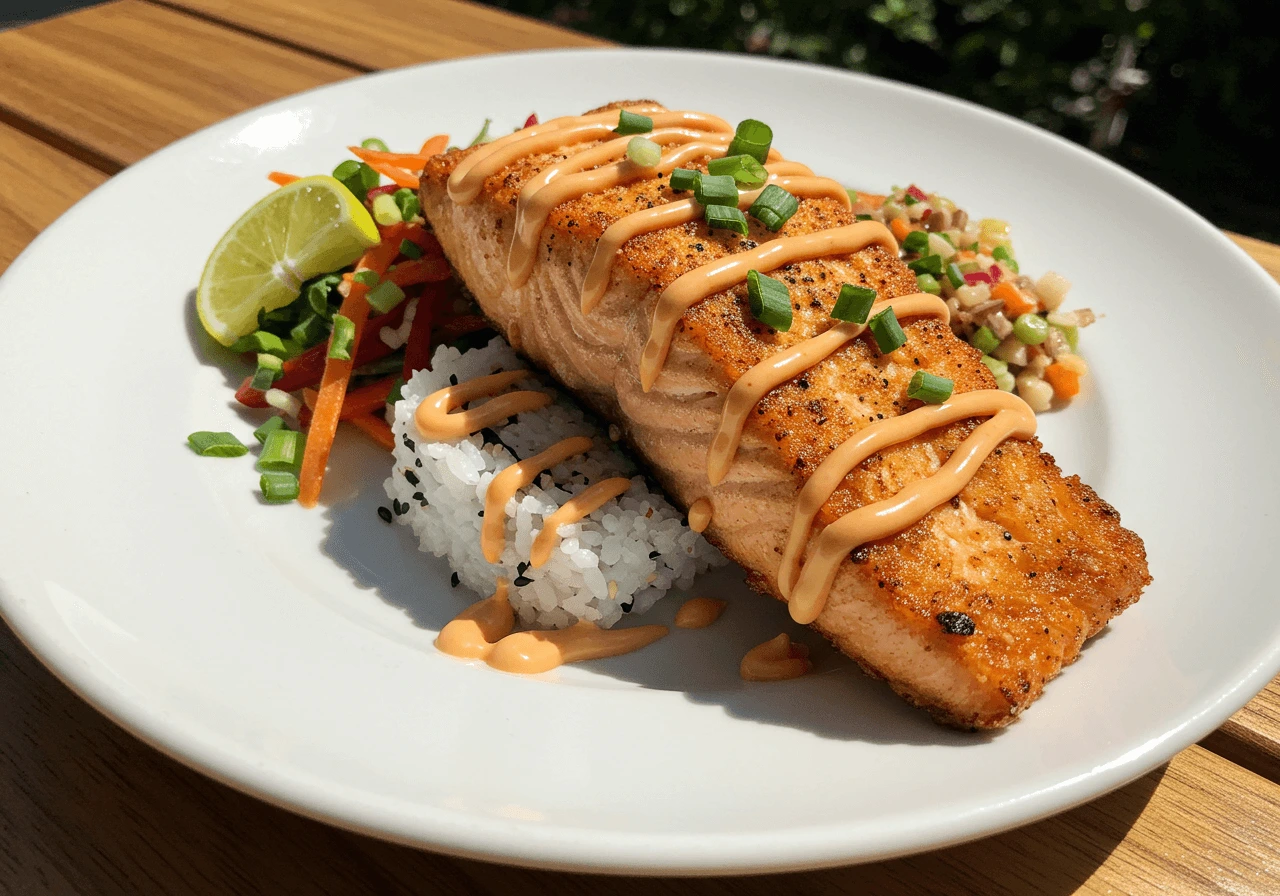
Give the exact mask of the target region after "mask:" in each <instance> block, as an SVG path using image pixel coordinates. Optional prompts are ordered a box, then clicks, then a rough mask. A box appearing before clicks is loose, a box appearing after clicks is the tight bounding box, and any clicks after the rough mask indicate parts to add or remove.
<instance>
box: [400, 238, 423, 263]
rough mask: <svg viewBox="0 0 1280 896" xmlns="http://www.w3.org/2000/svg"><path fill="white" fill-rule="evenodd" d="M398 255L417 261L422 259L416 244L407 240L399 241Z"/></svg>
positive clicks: (420, 251)
mask: <svg viewBox="0 0 1280 896" xmlns="http://www.w3.org/2000/svg"><path fill="white" fill-rule="evenodd" d="M400 254H401V255H403V256H404V257H405V258H412V259H414V260H417V259H419V258H421V257H422V250H421V249H419V248H418V244H417V243H411V242H409V241H408V240H401V241H400Z"/></svg>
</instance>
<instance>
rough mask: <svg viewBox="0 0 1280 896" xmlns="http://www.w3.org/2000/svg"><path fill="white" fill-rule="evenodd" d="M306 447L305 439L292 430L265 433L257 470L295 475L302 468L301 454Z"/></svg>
mask: <svg viewBox="0 0 1280 896" xmlns="http://www.w3.org/2000/svg"><path fill="white" fill-rule="evenodd" d="M277 419H279V418H277ZM306 447H307V437H306V436H304V435H303V434H302V433H300V432H296V431H294V430H292V429H277V430H276V431H275V432H270V433H267V438H266V440H265V441H264V442H263V443H262V453H261V454H259V455H258V469H259V470H263V471H265V470H279V471H281V472H289V473H294V474H296V473H297V472H298V468H299V467H301V466H302V452H303V451H305V450H306Z"/></svg>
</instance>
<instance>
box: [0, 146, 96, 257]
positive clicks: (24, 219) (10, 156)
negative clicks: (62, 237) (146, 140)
mask: <svg viewBox="0 0 1280 896" xmlns="http://www.w3.org/2000/svg"><path fill="white" fill-rule="evenodd" d="M106 179H107V175H105V174H103V173H102V172H101V171H98V170H96V169H94V168H91V167H89V166H88V165H86V164H84V163H83V162H80V161H77V160H76V159H73V158H71V157H70V156H68V155H65V154H63V153H61V152H58V151H57V150H56V149H54V148H53V147H51V146H48V145H47V144H45V143H41V142H40V141H39V140H37V139H35V138H34V137H31V136H29V135H27V134H24V133H23V132H21V131H19V130H16V129H14V128H11V127H9V126H8V125H5V124H0V271H3V270H4V269H5V268H7V267H8V266H9V263H10V262H12V261H13V260H14V259H15V258H17V257H18V253H19V252H21V251H22V250H23V249H25V248H26V246H27V244H28V243H29V242H31V241H32V240H33V239H35V238H36V235H37V234H39V233H40V231H42V230H44V229H45V228H46V227H48V226H49V225H50V224H52V223H53V221H54V219H55V218H57V217H58V215H60V214H62V213H63V212H65V211H66V210H67V209H68V208H70V207H71V206H72V205H73V204H74V203H75V202H76V201H77V200H79V199H80V198H82V197H83V196H84V195H85V194H86V193H88V192H89V191H90V190H92V189H93V188H94V187H96V186H98V184H100V183H102V182H103V181H104V180H106Z"/></svg>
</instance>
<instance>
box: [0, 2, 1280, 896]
mask: <svg viewBox="0 0 1280 896" xmlns="http://www.w3.org/2000/svg"><path fill="white" fill-rule="evenodd" d="M371 6H372V7H375V8H376V9H374V10H373V11H372V12H369V13H368V14H365V13H363V12H362V13H361V14H353V11H352V5H351V4H349V3H345V2H338V0H302V3H297V2H290V0H256V2H252V3H250V2H233V0H164V2H154V0H152V2H147V0H118V2H114V3H108V4H105V5H103V6H98V7H94V8H90V9H87V10H84V11H81V12H78V13H74V14H72V15H68V16H64V17H61V18H58V19H54V20H51V21H47V22H43V23H39V24H37V25H32V26H27V27H25V28H22V29H18V30H16V31H10V32H5V33H0V71H2V72H3V80H0V270H2V269H3V268H4V267H6V266H7V265H8V264H9V263H10V262H11V260H12V259H13V258H14V257H15V256H16V255H17V254H18V252H20V251H21V249H22V248H23V247H24V246H25V245H26V244H27V243H28V242H29V241H30V240H31V239H32V238H33V237H34V236H35V235H36V234H37V233H39V231H40V230H41V229H43V228H44V227H46V226H47V225H48V224H49V223H50V222H51V221H52V220H53V218H55V217H56V216H57V215H58V214H60V213H61V212H62V211H63V210H65V209H66V208H67V207H68V206H69V205H70V204H71V203H73V202H74V201H75V200H76V199H78V198H79V197H80V196H82V195H83V194H84V193H86V192H88V191H89V190H91V189H92V188H93V187H95V186H97V185H98V184H99V183H101V182H102V181H103V180H105V179H106V178H107V177H108V176H110V175H111V174H113V173H114V172H115V171H117V170H119V168H120V167H121V166H124V165H127V164H130V163H132V162H134V161H136V160H137V159H139V158H141V157H142V156H144V155H146V154H147V153H149V152H152V151H154V150H156V149H159V148H160V147H162V146H164V145H166V144H168V143H169V142H171V141H173V140H174V139H177V138H179V137H181V136H184V135H185V134H187V133H190V132H191V131H192V130H195V129H197V128H199V127H202V126H204V125H206V124H209V123H212V122H214V121H217V120H220V119H222V118H224V117H226V116H228V115H231V114H234V113H236V112H239V111H242V110H244V109H247V108H251V107H253V106H255V105H258V104H260V103H262V102H266V101H268V100H271V99H275V98H277V97H280V96H284V95H287V94H290V93H293V92H296V91H298V90H302V89H305V88H308V87H312V86H315V85H317V84H323V83H327V82H330V81H333V80H337V79H340V78H345V77H349V76H351V75H352V74H354V73H358V72H359V71H363V70H369V69H375V68H382V67H386V66H391V65H402V64H409V63H413V62H420V61H424V60H430V59H440V58H449V57H454V56H462V55H468V54H474V53H481V52H494V51H503V50H513V49H525V48H532V47H549V46H576V45H589V44H592V43H596V42H595V41H593V40H592V39H589V38H585V37H582V36H581V35H574V34H572V33H571V32H566V31H563V30H560V29H556V28H552V27H549V26H546V25H543V24H541V23H537V22H533V21H529V20H525V19H519V18H515V17H512V16H508V15H506V14H503V13H501V12H498V11H495V10H492V9H486V8H482V7H476V6H471V5H469V4H466V3H458V2H454V0H424V2H414V0H376V3H374V4H371ZM389 23H393V24H394V27H390V25H389ZM335 34H346V35H348V36H349V39H346V40H335V37H334V36H335ZM1230 236H1232V238H1233V239H1235V240H1236V242H1237V243H1238V244H1240V245H1241V246H1242V247H1243V248H1244V249H1245V251H1246V252H1248V253H1249V254H1250V255H1252V256H1253V257H1254V258H1255V259H1257V260H1258V261H1259V263H1260V264H1262V265H1263V267H1264V268H1266V269H1267V270H1269V271H1270V272H1271V273H1272V274H1273V275H1274V276H1277V277H1278V278H1280V247H1278V246H1273V245H1271V244H1268V243H1263V242H1260V241H1257V240H1252V239H1250V238H1248V237H1241V236H1238V235H1234V234H1231V235H1230ZM0 512H3V509H2V508H0ZM1204 746H1205V747H1208V749H1204V748H1201V747H1193V748H1191V749H1188V750H1186V751H1184V752H1183V753H1181V754H1180V755H1179V756H1177V757H1176V758H1175V759H1174V760H1173V761H1172V762H1171V763H1169V764H1168V765H1167V766H1165V767H1164V768H1162V769H1159V770H1157V771H1156V772H1153V773H1151V774H1149V775H1147V776H1145V777H1144V778H1142V779H1140V780H1139V781H1137V782H1134V783H1133V784H1130V785H1129V786H1127V787H1125V788H1123V789H1121V790H1119V791H1117V792H1116V793H1113V794H1110V795H1108V796H1106V797H1103V798H1101V799H1099V800H1096V801H1094V802H1093V803H1090V804H1089V805H1087V806H1084V807H1081V808H1078V809H1076V810H1074V811H1072V812H1069V813H1066V814H1064V815H1061V816H1059V817H1057V818H1054V819H1050V820H1047V821H1043V822H1040V823H1038V824H1035V825H1031V826H1029V827H1026V828H1023V829H1020V830H1018V831H1014V832H1010V833H1006V834H1003V835H1000V836H998V837H992V838H988V839H986V840H983V841H980V842H977V843H973V844H969V845H965V846H960V847H956V848H953V849H948V850H942V851H939V852H934V853H930V854H927V855H924V856H917V857H912V858H907V859H900V860H896V861H891V862H883V863H878V864H873V865H868V866H863V867H859V868H848V869H839V870H829V871H820V872H811V873H805V874H793V875H785V876H774V877H756V878H744V879H732V880H729V879H707V880H695V881H675V880H666V879H652V880H642V879H605V878H599V877H591V876H579V875H568V874H560V873H552V872H535V871H527V870H521V869H512V868H504V867H500V866H496V865H490V864H486V863H482V862H476V861H469V860H458V859H450V858H445V857H442V856H437V855H431V854H428V853H423V852H418V851H414V850H411V849H407V848H404V847H398V846H392V845H388V844H385V843H381V842H378V841H375V840H372V839H370V838H367V837H362V836H359V835H355V834H350V833H346V832H343V831H339V830H337V829H335V828H331V827H328V826H325V825H322V824H319V823H316V822H313V821H309V820H305V819H302V818H299V817H297V816H294V815H292V814H290V813H287V812H285V811H283V810H280V809H277V808H274V807H271V806H268V805H266V804H265V803H261V802H259V801H257V800H254V799H251V798H249V797H246V796H243V795H241V794H238V793H236V792H234V791H232V790H230V789H229V788H227V787H224V786H222V785H220V784H217V783H215V782H213V781H210V780H208V779H206V778H204V777H202V776H200V775H198V774H196V773H195V772H192V771H190V770H188V769H186V768H185V767H183V766H181V765H179V764H178V763H176V762H174V761H172V760H170V759H168V758H166V757H164V756H162V755H160V754H159V753H157V752H156V751H154V750H152V749H151V748H150V747H147V746H146V745H144V744H142V743H141V742H139V741H137V740H135V739H134V738H132V737H131V736H129V735H128V734H126V733H124V732H123V731H121V730H120V729H118V728H116V727H115V726H114V725H113V724H112V723H111V722H109V721H107V720H106V719H105V718H103V717H102V716H100V715H98V714H97V713H96V712H95V711H94V710H92V709H91V708H89V707H88V706H87V705H85V704H84V703H82V702H81V701H80V700H79V699H78V698H77V697H76V696H75V695H73V694H72V693H71V692H70V691H68V690H67V689H66V688H65V687H64V686H63V685H62V684H60V683H59V682H58V681H57V680H56V679H54V678H53V677H52V676H51V675H50V674H49V673H48V672H47V671H45V670H44V669H43V668H42V667H40V665H39V663H38V662H37V661H36V660H35V659H34V658H33V657H31V656H30V654H28V653H27V652H26V651H25V650H24V649H23V648H22V646H21V645H20V644H18V643H17V642H16V640H15V639H14V638H13V636H12V634H11V633H10V632H9V631H8V630H7V629H6V628H4V627H3V626H0V893H21V894H27V893H32V894H43V893H59V894H60V893H94V894H96V893H151V892H164V893H193V894H214V893H217V894H240V893H272V894H274V893H293V892H306V893H344V894H345V893H365V892H370V893H416V892H433V893H434V892H438V893H509V892H513V891H522V892H528V893H547V894H551V893H557V894H558V893H570V894H577V893H596V892H604V891H608V892H615V891H616V892H620V893H623V894H628V893H634V894H640V893H691V894H728V893H742V894H747V896H750V894H754V893H760V894H764V893H774V892H777V891H779V890H781V891H784V892H798V893H817V894H827V893H830V894H844V893H849V894H852V893H898V892H903V893H983V894H1004V893H1010V894H1015V893H1046V894H1066V893H1089V894H1093V893H1216V892H1222V893H1238V894H1253V893H1258V894H1262V893H1271V894H1274V893H1277V892H1280V683H1277V682H1273V683H1272V685H1271V686H1270V687H1269V688H1268V689H1267V690H1266V691H1264V692H1263V694H1261V695H1259V697H1258V698H1257V699H1255V700H1254V701H1253V702H1252V703H1250V704H1249V705H1248V706H1247V707H1245V708H1244V709H1242V710H1241V711H1240V712H1239V713H1237V714H1236V715H1235V716H1234V717H1232V719H1231V720H1230V721H1229V722H1228V723H1227V724H1226V725H1224V726H1223V727H1222V728H1220V729H1219V730H1218V731H1217V732H1215V733H1214V734H1213V735H1212V736H1211V737H1210V738H1207V739H1206V740H1205V741H1204ZM1268 779H1270V780H1268Z"/></svg>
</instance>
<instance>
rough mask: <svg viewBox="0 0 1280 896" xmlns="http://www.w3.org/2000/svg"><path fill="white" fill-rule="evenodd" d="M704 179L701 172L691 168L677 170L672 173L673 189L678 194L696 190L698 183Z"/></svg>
mask: <svg viewBox="0 0 1280 896" xmlns="http://www.w3.org/2000/svg"><path fill="white" fill-rule="evenodd" d="M701 179H702V172H701V171H693V170H692V169H689V168H677V169H676V170H675V171H672V172H671V189H672V191H674V192H676V193H683V192H684V191H685V190H696V189H697V188H698V181H699V180H701Z"/></svg>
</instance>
